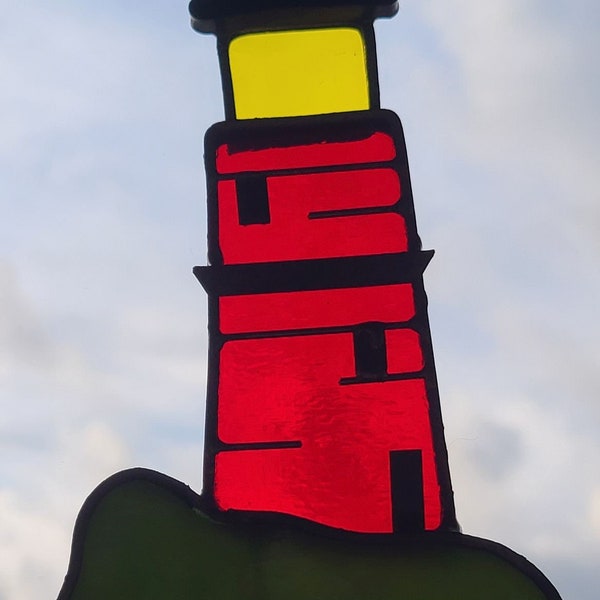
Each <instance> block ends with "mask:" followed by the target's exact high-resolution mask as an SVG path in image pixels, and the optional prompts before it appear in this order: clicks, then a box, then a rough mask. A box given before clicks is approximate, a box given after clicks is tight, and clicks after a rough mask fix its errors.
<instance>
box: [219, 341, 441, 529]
mask: <svg viewBox="0 0 600 600" xmlns="http://www.w3.org/2000/svg"><path fill="white" fill-rule="evenodd" d="M354 375H355V372H354V355H353V336H352V334H351V333H338V334H323V335H307V336H296V337H282V338H264V339H253V340H236V341H229V342H226V343H225V345H224V346H223V348H222V351H221V356H220V380H219V407H218V435H219V438H220V439H221V440H222V441H223V442H225V443H227V444H257V446H260V445H261V444H263V445H264V444H273V443H282V442H283V443H285V442H300V444H301V447H300V448H275V449H274V448H264V447H263V448H260V447H257V448H256V449H247V448H245V449H244V450H239V451H236V450H230V451H226V452H221V453H219V454H217V457H216V471H215V498H216V501H217V504H218V506H219V507H220V508H221V509H222V510H228V509H232V508H233V509H238V510H251V511H275V512H282V513H287V514H291V515H296V516H299V517H304V518H307V519H311V520H313V521H316V522H318V523H322V524H325V525H329V526H332V527H339V528H343V529H349V530H353V531H361V532H389V531H392V498H391V481H390V479H391V478H390V452H392V451H401V450H420V451H421V455H422V461H423V497H424V510H425V527H426V529H435V528H437V527H438V526H439V524H440V520H441V507H440V497H439V484H438V480H437V474H436V467H435V457H434V451H433V442H432V435H431V430H430V425H429V404H428V399H427V396H426V388H425V383H424V381H423V380H422V379H409V380H404V381H386V382H376V383H355V384H349V385H341V384H340V380H341V379H343V378H351V377H354ZM341 499H343V501H341Z"/></svg>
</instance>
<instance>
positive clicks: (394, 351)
mask: <svg viewBox="0 0 600 600" xmlns="http://www.w3.org/2000/svg"><path fill="white" fill-rule="evenodd" d="M385 342H386V344H385V345H386V350H387V370H388V373H414V372H416V371H420V370H421V369H422V368H423V352H422V350H421V339H420V336H419V334H418V333H417V332H416V331H415V330H414V329H388V330H387V331H386V332H385Z"/></svg>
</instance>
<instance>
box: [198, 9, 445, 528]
mask: <svg viewBox="0 0 600 600" xmlns="http://www.w3.org/2000/svg"><path fill="white" fill-rule="evenodd" d="M340 4H341V5H342V6H343V5H344V4H345V3H344V2H341V3H340V2H338V1H337V0H312V1H311V2H302V5H303V6H308V7H309V8H307V9H306V10H302V11H298V10H294V7H296V5H297V2H296V1H294V0H287V1H286V0H263V1H262V2H253V3H251V6H250V3H244V2H241V1H237V2H236V1H232V2H216V1H215V2H209V1H206V0H196V1H193V2H192V3H191V5H190V11H191V14H192V24H193V26H194V27H195V28H196V29H197V30H199V31H203V32H214V33H216V35H217V41H218V49H219V58H220V65H221V74H222V82H223V90H224V98H225V114H226V117H227V120H226V121H225V122H223V123H219V124H217V125H215V126H213V127H212V128H211V129H210V130H209V132H208V133H207V136H206V143H205V161H206V172H207V180H208V244H209V262H210V264H209V266H206V267H197V268H196V269H195V273H196V275H197V277H198V279H199V280H200V281H201V283H202V284H203V286H204V287H205V289H206V291H207V292H208V295H209V332H210V351H209V383H208V397H207V422H206V434H205V435H206V438H205V439H206V441H205V466H204V478H205V481H204V489H203V494H202V495H203V496H204V497H207V498H209V499H210V502H211V504H212V507H213V512H214V513H215V514H216V515H217V516H218V517H220V518H224V519H227V518H234V519H235V518H237V517H242V518H245V517H247V516H249V515H251V516H252V517H253V518H259V519H261V518H262V519H267V520H269V519H270V520H273V519H275V520H286V519H291V520H298V519H303V520H304V521H305V522H306V523H309V524H311V526H315V525H318V526H323V527H328V528H334V529H341V530H346V531H352V532H360V533H364V534H392V533H401V532H414V531H422V530H428V531H434V530H444V529H446V530H453V529H456V528H457V524H456V519H455V512H454V504H453V497H452V489H451V484H450V476H449V470H448V461H447V453H446V447H445V442H444V436H443V426H442V419H441V413H440V403H439V396H438V389H437V382H436V376H435V367H434V361H433V351H432V344H431V336H430V330H429V323H428V317H427V298H426V295H425V290H424V287H423V271H424V269H425V267H426V266H427V264H428V263H429V261H430V259H431V257H432V255H433V252H432V251H423V250H422V249H421V243H420V239H419V237H418V234H417V227H416V222H415V215H414V207H413V198H412V192H411V185H410V176H409V170H408V161H407V156H406V148H405V143H404V136H403V132H402V127H401V124H400V121H399V119H398V118H397V117H396V115H394V113H392V112H389V111H385V110H382V109H380V106H379V88H378V83H377V65H376V54H375V41H374V33H373V20H374V19H375V18H376V17H377V16H391V15H392V14H394V12H395V10H396V4H395V2H387V1H385V0H383V1H377V2H376V1H362V2H354V3H352V5H348V6H343V8H340ZM332 7H335V10H333V9H332ZM240 15H243V18H240Z"/></svg>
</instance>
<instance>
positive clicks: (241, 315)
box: [219, 283, 420, 364]
mask: <svg viewBox="0 0 600 600" xmlns="http://www.w3.org/2000/svg"><path fill="white" fill-rule="evenodd" d="M219 306H220V310H219V327H220V329H221V332H223V333H248V332H252V331H285V330H291V329H309V328H317V327H338V326H342V325H356V324H359V323H366V322H369V321H380V322H384V323H394V322H398V321H408V320H409V319H410V318H412V317H413V316H414V314H415V304H414V298H413V291H412V286H411V285H410V284H409V283H399V284H395V285H379V286H372V287H362V288H345V289H344V288H343V289H332V290H313V291H304V292H278V293H271V294H252V295H241V296H222V297H221V298H220V299H219ZM388 333H389V334H393V332H388ZM409 333H410V332H407V333H406V334H405V335H398V334H395V333H394V334H393V335H392V337H391V340H392V343H391V348H392V349H393V356H392V360H395V361H396V362H397V363H398V362H402V360H403V358H402V357H403V356H404V355H405V354H410V353H411V352H413V351H414V350H413V348H412V347H413V345H414V342H413V340H412V337H411V336H410V335H407V334H409ZM412 333H416V332H412ZM403 338H405V339H406V342H407V343H409V344H410V348H407V349H405V350H403V349H402V343H403ZM417 343H418V341H417ZM398 346H400V347H399V348H398V349H397V347H398ZM418 352H419V354H418V356H420V349H419V350H418ZM403 353H404V354H403ZM415 364H416V363H415Z"/></svg>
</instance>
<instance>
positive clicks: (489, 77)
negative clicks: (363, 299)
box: [0, 0, 600, 600]
mask: <svg viewBox="0 0 600 600" xmlns="http://www.w3.org/2000/svg"><path fill="white" fill-rule="evenodd" d="M599 27H600V4H599V3H598V2H597V0H569V1H568V2H567V0H562V1H557V0H486V1H485V2H480V1H478V0H404V1H403V2H401V8H400V12H399V14H398V15H397V16H396V17H395V18H394V19H392V20H388V21H381V22H379V23H378V24H377V26H376V34H377V41H378V58H379V63H380V84H381V98H382V102H381V103H382V106H383V107H385V108H389V109H392V110H394V111H395V112H397V113H398V114H399V115H400V117H401V119H402V121H403V124H404V128H405V133H406V139H407V145H408V153H409V158H410V163H411V174H412V184H413V192H414V198H415V208H416V211H417V223H418V227H419V232H420V234H421V238H422V240H423V245H424V247H425V248H434V249H435V250H436V256H435V258H434V260H433V261H432V263H431V264H430V266H429V268H428V269H427V271H426V273H425V284H426V289H427V291H428V295H429V302H430V306H429V310H430V319H431V327H432V335H433V341H434V349H435V355H436V362H437V369H438V378H439V385H440V394H441V400H442V410H443V414H444V420H445V425H446V442H447V445H448V450H449V454H450V468H451V472H452V476H453V485H454V491H455V496H456V504H457V513H458V518H459V521H460V523H461V525H462V527H463V531H464V532H465V533H469V534H473V535H478V536H482V537H485V538H489V539H492V540H495V541H498V542H501V543H503V544H505V545H508V546H509V547H511V548H512V549H514V550H516V551H518V552H519V553H521V554H524V555H525V556H527V557H528V558H529V559H530V560H531V561H533V562H534V563H535V564H536V566H538V567H539V568H541V569H542V571H543V572H544V573H545V574H546V575H547V576H548V577H549V578H550V579H551V580H552V581H553V583H554V584H555V585H556V587H557V588H558V590H559V591H560V592H561V594H562V596H563V600H595V599H596V598H597V594H598V591H597V590H598V588H599V587H600V575H599V574H598V566H599V565H600V435H599V433H600V346H599V343H598V340H599V339H600V322H599V314H600V311H599V309H598V301H599V299H600V270H599V269H598V264H597V263H598V258H599V257H600V241H599V240H600V236H599V235H598V234H599V231H600V197H599V191H598V190H599V189H600V188H599V186H600V176H599V174H598V172H599V167H600V144H599V141H598V140H599V138H600V118H599V114H598V113H599V107H600V78H599V73H600V69H599V65H598V57H599V56H600V48H599V45H600V38H599V37H598V31H599ZM222 119H223V110H222V97H221V92H220V78H219V75H218V70H217V57H216V49H215V40H214V38H212V37H210V36H200V35H198V34H195V33H194V32H193V31H192V30H191V28H190V27H189V24H188V15H187V6H186V2H185V0H181V1H174V0H146V1H145V2H141V1H138V2H133V1H129V2H123V1H122V0H103V2H101V3H100V2H76V1H75V0H55V1H54V2H52V3H48V2H47V1H44V0H19V1H18V2H16V1H14V2H10V1H9V3H8V4H7V5H5V6H3V9H2V11H1V13H0V133H1V135H0V208H1V210H2V213H1V214H2V217H1V218H0V410H1V415H2V416H1V417H0V456H1V459H0V600H39V599H41V598H55V597H56V595H57V593H58V590H59V588H60V585H61V582H62V579H63V577H64V575H65V572H66V568H67V562H68V558H69V553H70V543H71V534H72V528H73V524H74V520H75V518H76V516H77V513H78V511H79V508H80V507H81V505H82V503H83V501H84V500H85V498H86V497H87V496H88V495H89V493H90V492H91V491H92V490H93V489H94V487H95V486H96V485H97V484H98V483H100V482H101V481H102V480H103V479H104V478H106V477H107V476H109V475H111V474H112V473H114V472H116V471H118V470H121V469H124V468H128V467H131V466H145V467H149V468H153V469H156V470H158V471H162V472H164V473H166V474H168V475H171V476H172V477H175V478H178V479H180V480H182V481H184V482H186V483H188V484H189V485H191V486H192V487H193V488H194V489H195V490H197V491H200V488H201V465H202V458H201V456H202V444H203V442H202V439H203V438H202V436H203V433H202V430H203V410H204V395H205V380H206V351H207V335H206V319H207V314H206V298H205V295H204V292H203V290H202V288H201V287H200V285H199V284H198V283H197V282H196V280H195V279H194V277H193V276H192V273H191V269H192V267H193V266H194V265H197V264H205V256H206V222H205V206H206V205H205V192H204V173H203V163H202V153H203V136H204V132H205V131H206V129H207V128H208V127H209V126H210V125H211V124H212V123H214V122H217V121H220V120H222Z"/></svg>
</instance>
